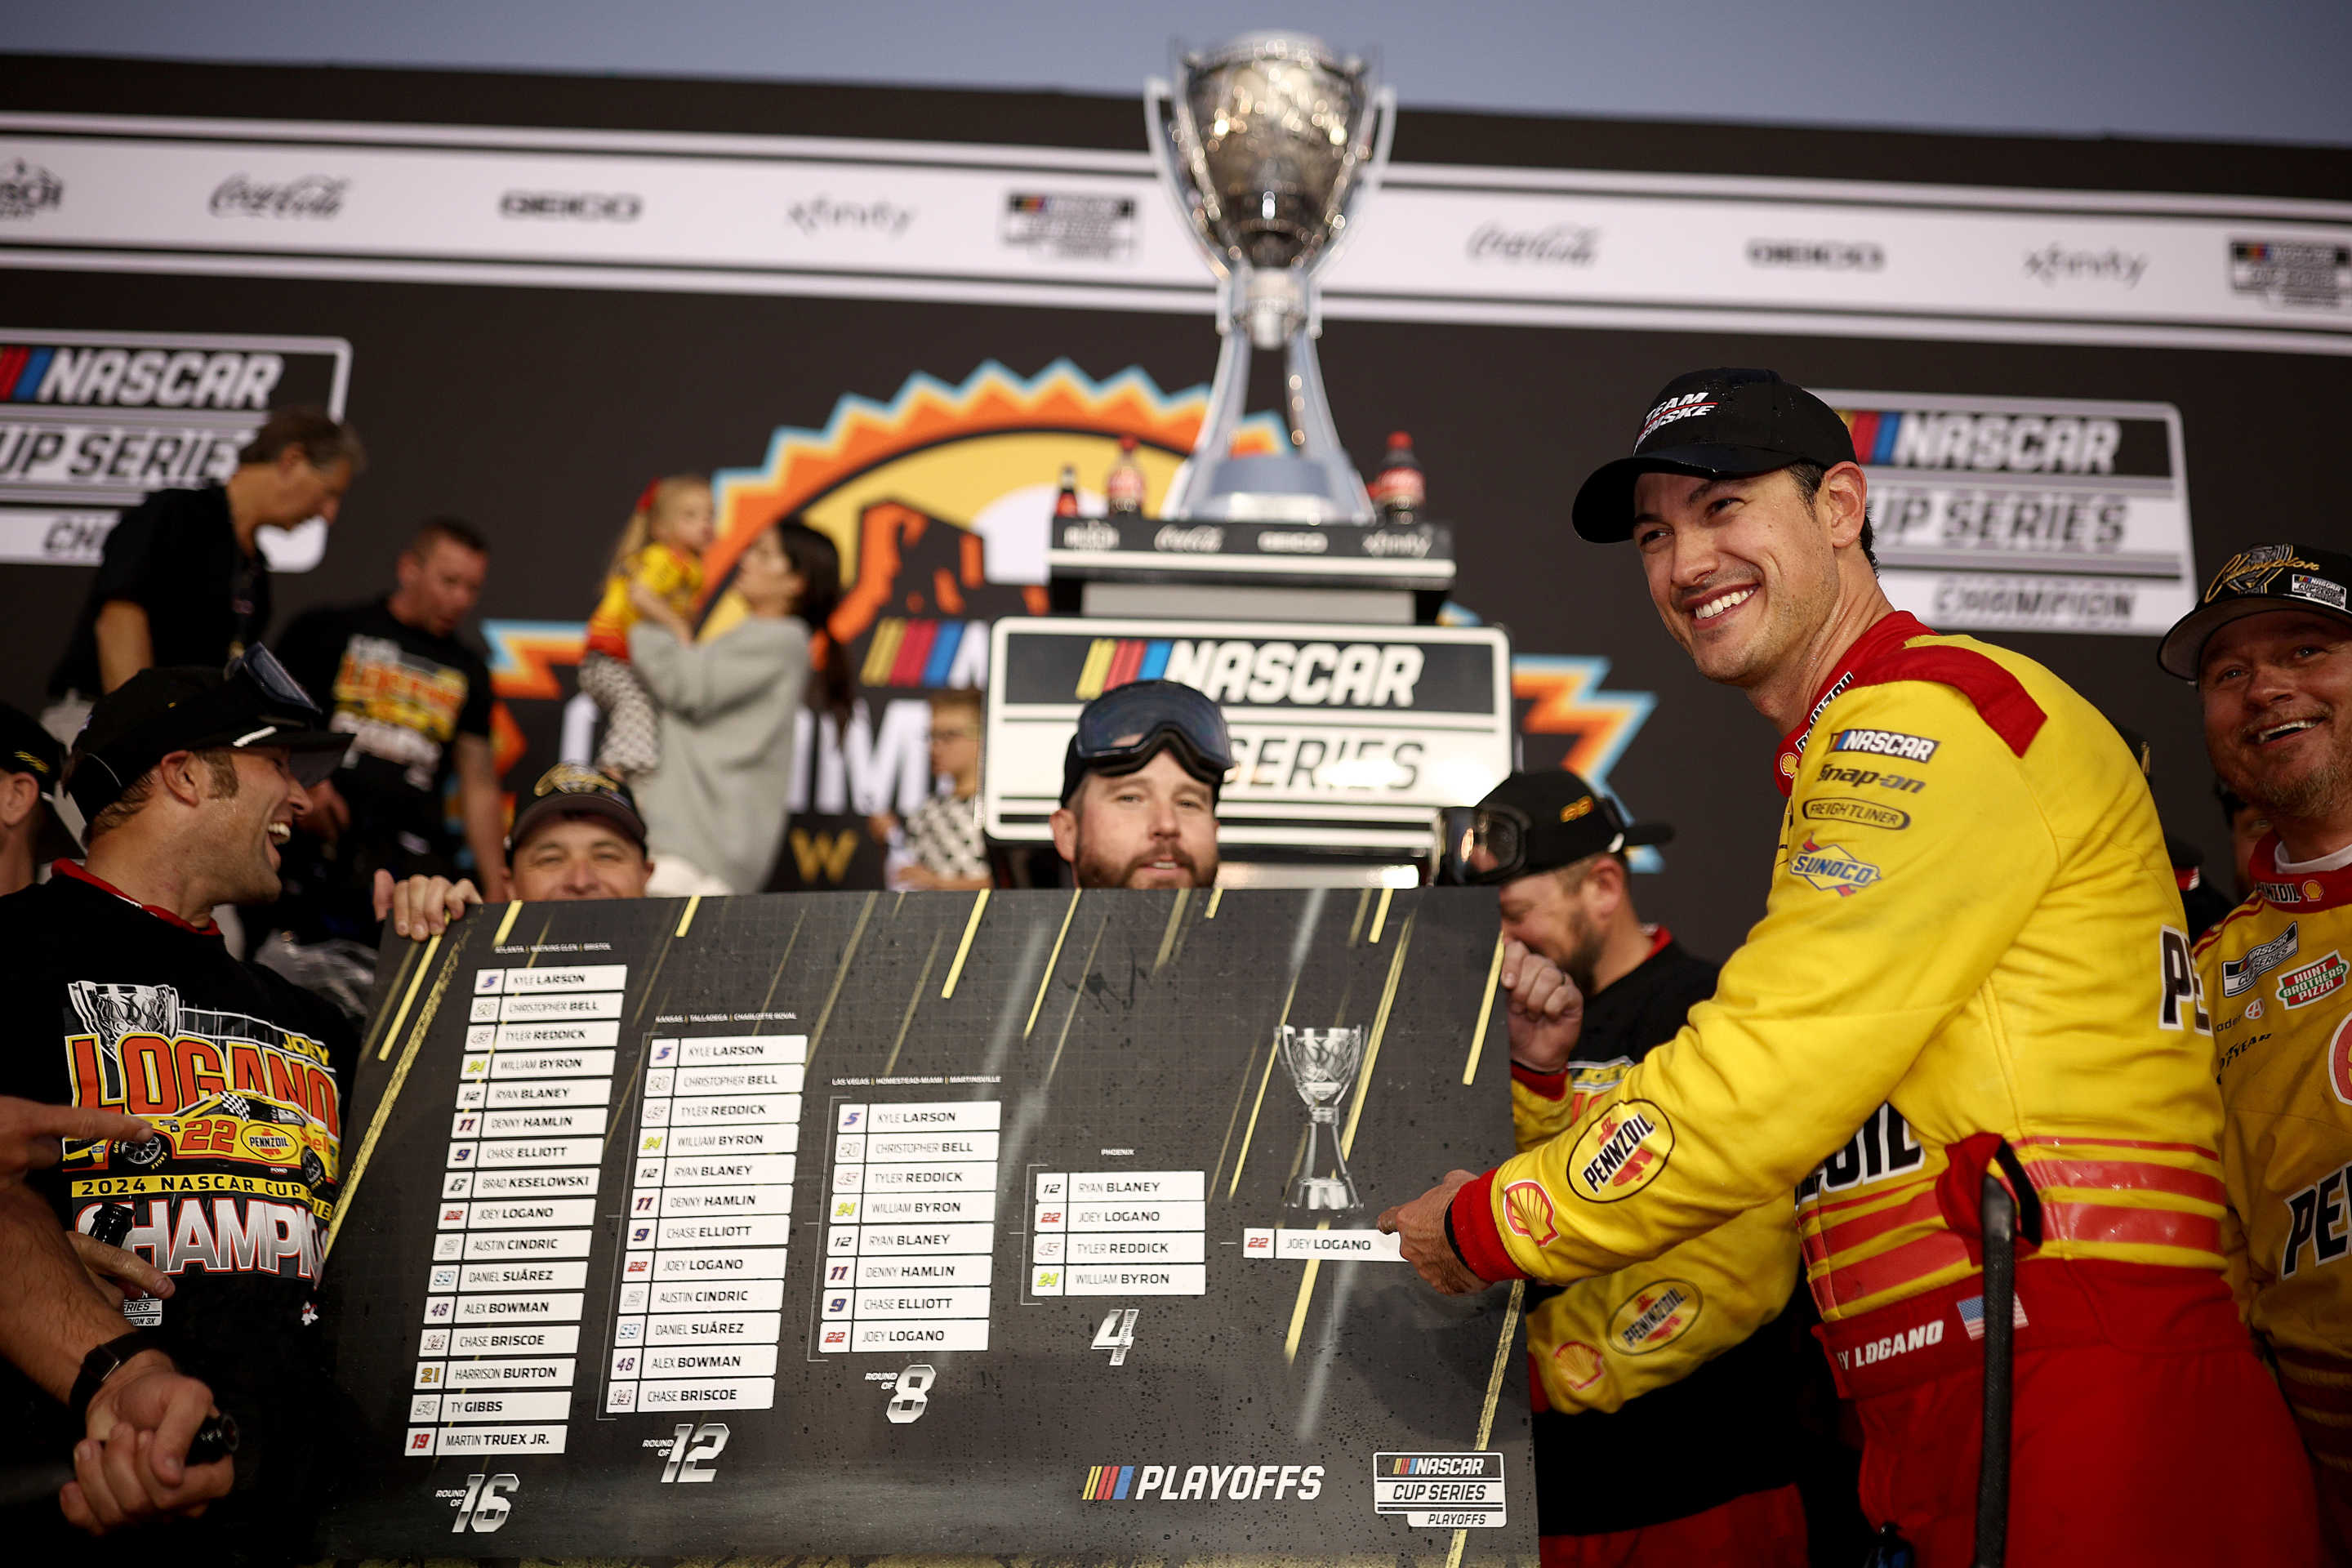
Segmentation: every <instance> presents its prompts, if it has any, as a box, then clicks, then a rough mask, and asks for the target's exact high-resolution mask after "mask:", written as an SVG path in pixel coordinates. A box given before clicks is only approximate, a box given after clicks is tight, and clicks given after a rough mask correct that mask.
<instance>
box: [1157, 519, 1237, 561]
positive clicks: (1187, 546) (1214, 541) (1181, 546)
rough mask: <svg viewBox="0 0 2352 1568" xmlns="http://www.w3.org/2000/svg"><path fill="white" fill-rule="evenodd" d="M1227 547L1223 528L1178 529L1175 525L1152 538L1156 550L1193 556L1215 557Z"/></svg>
mask: <svg viewBox="0 0 2352 1568" xmlns="http://www.w3.org/2000/svg"><path fill="white" fill-rule="evenodd" d="M1224 547H1225V531H1224V530H1223V529H1222V528H1209V527H1205V526H1204V527H1200V528H1178V527H1176V526H1174V525H1173V524H1171V525H1169V526H1168V527H1166V528H1163V529H1161V530H1160V531H1159V532H1157V533H1155V534H1153V535H1152V536H1151V548H1152V549H1154V550H1171V551H1182V552H1185V553H1186V554H1191V555H1214V554H1215V553H1216V552H1218V551H1220V550H1223V548H1224Z"/></svg>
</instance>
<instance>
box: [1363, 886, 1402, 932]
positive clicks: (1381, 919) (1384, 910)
mask: <svg viewBox="0 0 2352 1568" xmlns="http://www.w3.org/2000/svg"><path fill="white" fill-rule="evenodd" d="M1395 892H1396V889H1394V888H1382V889H1381V901H1380V906H1379V907H1378V908H1377V909H1375V910H1372V934H1371V936H1370V939H1369V943H1370V946H1373V947H1378V946H1380V945H1381V927H1383V926H1385V925H1387V924H1388V923H1389V899H1390V898H1391V895H1393V894H1394V893H1395Z"/></svg>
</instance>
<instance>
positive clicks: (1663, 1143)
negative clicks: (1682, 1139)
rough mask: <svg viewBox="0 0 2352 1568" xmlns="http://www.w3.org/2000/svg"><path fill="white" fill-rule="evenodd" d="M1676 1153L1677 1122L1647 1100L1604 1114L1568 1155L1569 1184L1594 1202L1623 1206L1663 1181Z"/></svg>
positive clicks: (1618, 1106) (1627, 1103)
mask: <svg viewBox="0 0 2352 1568" xmlns="http://www.w3.org/2000/svg"><path fill="white" fill-rule="evenodd" d="M1673 1152H1675V1127H1674V1123H1673V1122H1671V1121H1667V1120H1666V1113H1665V1112H1664V1110H1660V1109H1659V1108H1658V1107H1657V1105H1655V1104H1654V1103H1653V1102H1652V1101H1650V1100H1620V1101H1618V1102H1617V1103H1616V1104H1615V1105H1612V1106H1611V1107H1609V1108H1608V1109H1607V1110H1603V1111H1602V1112H1601V1114H1600V1115H1599V1116H1598V1117H1596V1118H1595V1119H1594V1120H1593V1122H1592V1124H1591V1126H1589V1127H1587V1128H1586V1129H1585V1130H1584V1131H1583V1134H1582V1135H1581V1136H1580V1137H1579V1138H1578V1139H1577V1141H1576V1147H1575V1149H1574V1150H1572V1151H1571V1152H1570V1154H1569V1156H1568V1180H1569V1184H1570V1186H1571V1187H1572V1188H1573V1189H1574V1190H1575V1192H1576V1195H1577V1196H1579V1197H1580V1198H1583V1199H1585V1200H1586V1201H1587V1202H1590V1203H1596V1204H1613V1203H1618V1202H1622V1200H1624V1199H1626V1198H1630V1197H1632V1196H1633V1194H1635V1193H1638V1192H1640V1191H1641V1190H1642V1189H1643V1187H1646V1186H1648V1185H1649V1184H1651V1183H1652V1182H1654V1181H1656V1180H1657V1179H1658V1173H1660V1172H1662V1171H1664V1169H1665V1168H1666V1160H1667V1157H1668V1156H1669V1155H1671V1154H1672V1153H1673Z"/></svg>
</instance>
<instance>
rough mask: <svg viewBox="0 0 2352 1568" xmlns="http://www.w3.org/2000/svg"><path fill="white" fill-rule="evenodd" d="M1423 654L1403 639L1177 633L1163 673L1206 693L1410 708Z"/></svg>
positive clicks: (1234, 699)
mask: <svg viewBox="0 0 2352 1568" xmlns="http://www.w3.org/2000/svg"><path fill="white" fill-rule="evenodd" d="M1424 662H1425V656H1424V655H1423V652H1422V650H1421V649H1420V648H1418V647H1414V646H1413V645H1412V644H1411V643H1349V644H1347V645H1346V646H1345V647H1342V646H1340V645H1339V644H1337V643H1328V642H1311V643H1305V644H1300V643H1293V642H1244V641H1240V640H1234V641H1222V640H1218V639H1214V638H1205V639H1203V640H1202V641H1200V642H1191V641H1180V642H1178V643H1177V644H1176V645H1175V647H1172V648H1171V649H1170V650H1169V654H1168V668H1167V669H1166V670H1165V671H1164V673H1165V674H1166V676H1167V678H1168V679H1171V680H1181V681H1182V682H1183V683H1184V684H1185V685H1187V686H1193V687H1198V688H1199V689H1201V690H1202V693H1204V694H1205V695H1206V696H1207V697H1208V698H1209V699H1210V700H1212V701H1214V702H1231V703H1244V704H1257V705H1260V706H1263V705H1265V704H1267V703H1274V702H1297V703H1303V704H1312V705H1315V706H1318V707H1321V706H1328V707H1333V708H1339V707H1353V708H1388V707H1396V708H1410V707H1412V688H1413V683H1414V682H1415V681H1418V680H1419V679H1421V670H1422V666H1423V663H1424Z"/></svg>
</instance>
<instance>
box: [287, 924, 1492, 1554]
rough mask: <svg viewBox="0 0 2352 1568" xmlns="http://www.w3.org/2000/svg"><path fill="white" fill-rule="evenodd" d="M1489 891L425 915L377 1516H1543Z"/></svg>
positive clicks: (368, 1063) (551, 1520)
mask: <svg viewBox="0 0 2352 1568" xmlns="http://www.w3.org/2000/svg"><path fill="white" fill-rule="evenodd" d="M1495 919H1496V917H1495V908H1494V902H1493V898H1492V895H1491V894H1486V893H1481V892H1478V891H1475V890H1470V889H1444V890H1436V891H1428V892H1419V891H1380V890H1354V889H1349V890H1345V891H1341V890H1324V889H1297V890H1268V891H1256V892H1237V893H1222V894H1221V893H1213V892H1208V893H1135V892H1125V891H1118V892H1101V891H1090V892H1083V893H1076V894H1073V893H1068V892H1034V893H985V894H976V895H950V894H925V893H917V894H911V895H909V894H894V893H869V894H850V893H841V894H814V895H793V896H778V897H761V898H745V899H728V900H639V901H620V902H608V903H585V904H535V905H512V904H509V905H504V906H497V907H493V908H489V909H486V910H475V911H472V912H471V913H469V914H468V915H467V918H466V919H465V920H464V921H461V922H459V923H458V924H457V926H456V927H454V928H452V930H451V931H449V932H448V933H447V934H446V936H444V937H441V938H438V939H436V941H434V942H431V943H429V944H425V945H422V946H419V945H416V944H411V943H404V942H398V941H397V939H395V940H394V943H393V944H392V945H391V946H388V947H387V949H386V952H385V960H384V964H383V969H384V973H385V975H386V979H385V981H384V983H383V992H382V994H381V995H380V997H379V998H378V1005H377V1009H376V1014H375V1016H374V1018H373V1023H372V1025H371V1027H370V1030H369V1034H368V1037H367V1039H366V1043H365V1047H364V1054H363V1069H362V1078H361V1082H360V1085H359V1089H358V1094H357V1096H356V1100H355V1103H354V1107H353V1111H352V1121H353V1124H354V1126H355V1127H356V1129H357V1130H358V1135H357V1140H356V1142H355V1145H354V1146H355V1148H356V1150H357V1153H356V1157H355V1159H354V1162H353V1165H352V1170H351V1172H350V1173H349V1175H348V1178H347V1180H346V1184H345V1187H344V1197H343V1204H342V1208H341V1213H340V1215H339V1217H338V1219H337V1221H336V1224H335V1227H334V1229H333V1231H332V1232H331V1235H330V1237H329V1242H328V1248H329V1254H328V1256H329V1267H328V1269H327V1275H326V1278H327V1280H328V1289H329V1292H330V1298H329V1300H328V1302H327V1305H326V1310H328V1311H329V1312H330V1313H331V1316H332V1319H333V1321H334V1322H335V1325H336V1331H337V1342H338V1355H339V1358H340V1361H339V1369H338V1370H339V1376H340V1380H341V1384H342V1386H343V1387H344V1388H345V1389H346V1390H348V1391H349V1392H350V1394H352V1398H353V1400H354V1401H355V1403H356V1407H357V1408H358V1410H359V1411H360V1412H361V1413H362V1426H361V1428H360V1431H359V1433H358V1436H357V1440H356V1447H357V1449H358V1453H359V1458H357V1460H356V1461H355V1462H354V1465H353V1467H352V1473H351V1475H350V1477H349V1484H348V1486H347V1487H346V1488H345V1489H344V1491H343V1493H342V1495H341V1498H340V1500H338V1501H337V1502H336V1503H335V1504H334V1506H333V1508H332V1510H331V1515H330V1524H329V1538H328V1543H329V1545H330V1547H331V1550H332V1552H334V1554H336V1555H338V1556H345V1557H391V1556H420V1557H421V1556H443V1557H446V1556H452V1555H458V1556H499V1557H554V1558H566V1557H589V1556H595V1557H637V1556H646V1555H659V1556H665V1557H667V1556H681V1555H684V1556H717V1555H735V1554H741V1555H750V1556H754V1557H767V1556H818V1555H828V1556H829V1555H859V1556H864V1555H882V1554H901V1553H923V1554H929V1555H938V1554H950V1553H952V1554H976V1555H981V1556H992V1557H1000V1558H1003V1557H1013V1556H1024V1557H1026V1556H1055V1557H1064V1558H1071V1559H1079V1560H1088V1561H1103V1560H1114V1559H1130V1560H1131V1559H1137V1558H1146V1557H1148V1558H1151V1559H1153V1560H1156V1561H1162V1562H1167V1561H1183V1560H1195V1559H1201V1558H1207V1557H1216V1558H1221V1559H1245V1558H1276V1557H1280V1558H1286V1559H1297V1560H1339V1559H1351V1560H1370V1559H1378V1560H1380V1561H1383V1562H1395V1561H1397V1560H1399V1559H1400V1558H1401V1557H1402V1556H1405V1555H1412V1556H1433V1555H1438V1554H1447V1553H1451V1554H1452V1555H1454V1556H1455V1557H1456V1558H1459V1559H1466V1560H1467V1561H1470V1562H1473V1563H1503V1562H1505V1561H1509V1560H1525V1559H1528V1558H1530V1557H1531V1556H1532V1548H1533V1542H1532V1540H1531V1539H1529V1536H1530V1535H1531V1532H1532V1530H1533V1527H1534V1518H1535V1515H1534V1509H1533V1506H1532V1502H1531V1492H1530V1491H1529V1486H1530V1477H1529V1469H1528V1462H1527V1426H1528V1417H1527V1394H1526V1384H1525V1373H1524V1366H1523V1359H1522V1355H1521V1352H1520V1350H1519V1336H1518V1327H1519V1325H1518V1316H1519V1309H1520V1298H1519V1296H1518V1294H1517V1292H1516V1291H1512V1290H1505V1289H1496V1290H1493V1291H1490V1292H1488V1293H1487V1294H1486V1295H1485V1296H1483V1297H1479V1298H1473V1299H1469V1300H1449V1299H1444V1298H1441V1297H1438V1296H1436V1295H1435V1294H1433V1292H1431V1291H1430V1290H1429V1289H1426V1288H1425V1287H1424V1286H1423V1285H1422V1284H1421V1282H1420V1281H1419V1279H1417V1278H1416V1277H1415V1276H1414V1274H1413V1273H1412V1269H1411V1268H1410V1267H1409V1266H1408V1265H1406V1264H1405V1263H1403V1262H1402V1260H1401V1258H1399V1256H1398V1253H1397V1250H1396V1247H1395V1245H1394V1243H1393V1239H1392V1238H1391V1237H1382V1236H1381V1235H1380V1234H1379V1233H1378V1231H1377V1230H1376V1229H1375V1228H1374V1226H1373V1219H1374V1216H1376V1215H1378V1214H1379V1213H1380V1211H1381V1209H1382V1208H1384V1207H1386V1206H1387V1205H1390V1204H1392V1203H1397V1202H1400V1201H1402V1200H1404V1199H1407V1198H1410V1197H1412V1196H1416V1195H1418V1194H1420V1193H1421V1192H1423V1190H1424V1189H1426V1188H1427V1187H1428V1186H1429V1185H1430V1184H1433V1182H1434V1181H1435V1180H1436V1179H1437V1178H1438V1177H1439V1176H1440V1175H1442V1174H1443V1173H1444V1172H1445V1171H1446V1170H1448V1169H1451V1168H1453V1167H1455V1166H1471V1167H1481V1166H1483V1165H1485V1164H1486V1163H1491V1162H1493V1161H1495V1160H1496V1159H1498V1158H1501V1157H1503V1156H1505V1155H1507V1154H1508V1153H1509V1152H1511V1143H1512V1139H1511V1129H1510V1110H1509V1091H1508V1079H1507V1074H1508V1069H1509V1060H1508V1052H1507V1047H1506V1044H1505V1041H1504V1039H1503V1030H1502V1023H1501V1020H1500V1018H1499V1017H1497V1016H1495V1014H1496V1009H1494V1008H1493V1006H1492V1005H1491V998H1490V995H1489V993H1488V989H1487V987H1488V986H1489V984H1490V983H1491V981H1490V977H1491V975H1492V973H1493V971H1494V961H1495V958H1496V929H1495Z"/></svg>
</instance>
